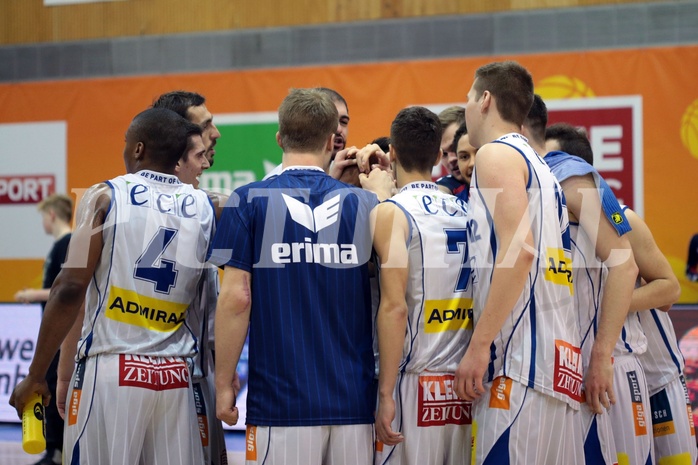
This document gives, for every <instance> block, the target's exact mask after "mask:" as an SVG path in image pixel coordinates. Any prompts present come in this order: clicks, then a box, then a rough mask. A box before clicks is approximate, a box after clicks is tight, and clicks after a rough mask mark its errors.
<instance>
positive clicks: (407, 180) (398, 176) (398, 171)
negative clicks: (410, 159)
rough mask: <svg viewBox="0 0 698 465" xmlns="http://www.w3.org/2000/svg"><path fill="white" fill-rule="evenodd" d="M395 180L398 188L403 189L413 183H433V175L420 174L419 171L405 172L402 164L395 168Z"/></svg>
mask: <svg viewBox="0 0 698 465" xmlns="http://www.w3.org/2000/svg"><path fill="white" fill-rule="evenodd" d="M395 180H396V182H397V188H398V189H402V188H403V187H405V186H406V185H408V184H411V183H413V182H420V181H422V182H423V181H427V182H432V179H431V173H420V172H419V171H411V172H407V171H405V170H404V169H403V168H402V166H400V164H397V165H396V166H395Z"/></svg>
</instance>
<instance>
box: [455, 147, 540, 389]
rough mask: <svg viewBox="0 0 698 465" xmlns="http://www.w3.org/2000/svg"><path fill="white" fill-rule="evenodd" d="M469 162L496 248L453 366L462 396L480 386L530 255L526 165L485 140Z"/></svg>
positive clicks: (507, 150) (518, 292)
mask: <svg viewBox="0 0 698 465" xmlns="http://www.w3.org/2000/svg"><path fill="white" fill-rule="evenodd" d="M475 164H476V169H477V175H478V188H479V190H480V192H481V194H482V195H483V196H484V198H485V201H486V203H487V207H488V208H489V210H490V211H491V212H493V222H494V228H495V231H496V233H497V239H498V243H499V251H500V253H498V254H497V258H496V263H495V264H494V269H493V273H492V280H491V286H490V291H489V294H488V296H487V301H486V302H485V305H484V307H483V309H482V314H481V316H480V319H479V321H478V323H477V325H476V327H475V330H474V331H473V336H472V338H471V340H470V344H469V346H468V349H467V351H466V353H465V355H464V356H463V358H462V359H461V361H460V363H459V364H458V368H457V369H456V377H455V389H456V394H457V395H458V397H460V398H462V399H466V400H473V399H476V398H477V397H479V396H480V395H481V394H482V393H483V392H484V387H483V384H482V380H483V377H484V375H485V371H486V369H487V364H488V363H489V357H490V345H491V344H492V341H494V338H495V337H496V336H497V334H498V333H499V331H500V330H501V328H502V326H503V325H504V322H505V321H506V318H507V317H508V316H509V315H510V314H511V311H512V309H513V308H514V305H515V304H516V301H517V300H518V299H519V297H520V296H521V292H522V291H523V288H524V285H525V283H526V279H527V277H528V273H529V271H530V270H531V265H532V263H533V259H534V255H533V235H532V232H531V222H530V217H529V212H528V196H527V192H526V183H527V176H528V167H527V166H526V162H525V161H524V159H523V157H521V155H519V154H518V153H516V152H515V151H514V149H512V148H510V147H507V146H504V145H501V144H487V145H484V146H483V147H482V148H481V149H480V151H479V152H478V157H477V158H476V160H475ZM495 201H496V205H495Z"/></svg>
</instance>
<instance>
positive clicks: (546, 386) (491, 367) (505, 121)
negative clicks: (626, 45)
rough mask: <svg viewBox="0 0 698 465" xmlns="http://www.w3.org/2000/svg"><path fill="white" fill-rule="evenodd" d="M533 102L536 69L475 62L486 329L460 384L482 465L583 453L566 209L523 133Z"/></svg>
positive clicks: (475, 218) (473, 126)
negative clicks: (470, 406)
mask: <svg viewBox="0 0 698 465" xmlns="http://www.w3.org/2000/svg"><path fill="white" fill-rule="evenodd" d="M532 103H533V80H532V78H531V75H530V74H529V73H528V71H527V70H526V69H525V68H523V67H522V66H521V65H519V64H518V63H515V62H501V63H490V64H488V65H485V66H482V67H480V68H479V69H478V70H477V71H476V73H475V82H474V83H473V86H472V88H471V89H470V91H469V92H468V103H467V104H466V107H465V108H466V110H465V118H466V124H467V125H468V134H469V135H470V143H471V144H472V145H473V146H474V147H476V148H479V150H478V155H477V158H476V159H475V170H474V172H473V178H472V184H471V193H470V200H469V206H468V208H469V211H468V214H469V215H470V219H469V222H468V227H469V231H468V234H469V236H468V250H469V253H470V254H471V257H472V259H471V266H472V272H473V299H474V302H473V311H474V319H475V326H474V330H473V335H472V339H471V341H470V344H469V346H468V349H467V351H466V353H465V355H464V357H463V359H462V360H461V362H460V364H459V366H458V368H457V370H456V379H455V388H456V389H455V390H456V394H457V395H458V396H459V397H461V398H464V399H466V400H471V401H474V402H473V425H472V431H473V433H472V434H473V460H472V462H473V463H475V464H482V463H490V462H491V463H517V464H530V463H565V464H575V463H581V461H582V460H583V450H582V443H581V441H579V439H578V437H577V432H578V428H577V423H578V422H577V416H576V414H577V413H578V410H579V403H580V401H581V399H582V398H581V394H582V392H581V386H582V371H581V369H582V367H581V360H580V355H581V335H580V332H579V328H578V321H577V314H576V311H575V309H574V302H573V297H572V291H573V288H572V270H571V269H570V258H571V257H570V253H571V250H570V239H569V231H568V217H567V210H566V208H565V205H564V202H563V196H562V192H561V189H560V186H559V184H558V183H557V181H556V180H555V177H554V176H553V175H552V173H551V172H550V170H549V169H548V167H547V165H546V164H545V162H544V161H543V160H542V159H540V157H538V155H537V154H536V153H535V152H534V151H533V149H532V148H531V147H530V146H529V145H528V143H527V142H526V139H525V138H524V137H523V136H522V135H521V134H520V131H521V125H522V124H523V122H524V119H525V118H526V115H527V114H528V111H529V109H530V108H531V104H532ZM495 202H496V204H495ZM541 412H545V416H543V415H541Z"/></svg>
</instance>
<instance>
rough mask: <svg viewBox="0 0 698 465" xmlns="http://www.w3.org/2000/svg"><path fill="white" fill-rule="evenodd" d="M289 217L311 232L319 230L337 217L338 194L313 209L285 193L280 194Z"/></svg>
mask: <svg viewBox="0 0 698 465" xmlns="http://www.w3.org/2000/svg"><path fill="white" fill-rule="evenodd" d="M281 196H282V197H283V198H284V203H286V207H287V208H288V212H289V213H290V214H291V219H292V220H293V221H295V222H296V223H298V224H300V225H301V226H305V227H306V228H307V229H309V230H311V231H312V232H315V233H316V232H319V231H321V230H323V229H325V228H326V227H328V226H331V225H333V224H334V223H336V222H337V220H338V219H339V194H337V195H335V196H334V197H332V198H331V199H330V200H328V201H326V202H323V203H321V204H320V205H318V206H317V207H315V208H314V209H312V210H311V209H310V207H309V206H308V205H306V204H304V203H303V202H300V201H298V200H296V199H294V198H293V197H290V196H288V195H286V194H281Z"/></svg>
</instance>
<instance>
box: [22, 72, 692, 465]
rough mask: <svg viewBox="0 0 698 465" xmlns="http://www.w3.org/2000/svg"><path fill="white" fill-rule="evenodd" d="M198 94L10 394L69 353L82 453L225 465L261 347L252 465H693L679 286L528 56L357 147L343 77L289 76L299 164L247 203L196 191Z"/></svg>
mask: <svg viewBox="0 0 698 465" xmlns="http://www.w3.org/2000/svg"><path fill="white" fill-rule="evenodd" d="M204 103H205V101H204V99H203V97H201V96H199V95H198V94H193V93H189V92H172V93H169V94H164V95H163V96H161V97H160V98H159V99H158V100H156V102H155V103H154V104H153V107H152V108H149V109H147V110H145V111H143V112H141V113H139V114H138V115H137V116H136V117H135V118H134V119H133V121H132V122H131V125H130V126H129V128H128V130H127V132H126V143H125V147H124V161H125V165H126V172H127V174H125V175H123V176H119V177H116V178H114V179H112V180H110V181H106V182H105V183H101V184H97V185H95V186H92V187H91V188H90V189H88V191H87V192H86V193H85V194H84V196H83V198H82V199H81V202H80V204H79V206H78V209H77V212H76V229H75V231H74V233H73V236H72V238H71V242H70V248H69V252H68V257H67V259H66V263H65V264H64V267H63V269H62V271H61V273H60V274H59V275H58V277H57V278H56V280H55V282H54V285H53V287H52V289H51V292H50V295H49V299H48V302H47V304H46V308H45V313H44V317H43V320H42V324H41V329H40V332H39V338H38V343H37V348H36V354H35V357H34V359H33V361H32V364H31V367H30V370H29V374H28V376H27V377H26V378H25V379H24V380H23V381H22V382H21V383H20V384H18V385H17V387H16V388H15V390H14V392H13V394H12V397H11V399H10V403H11V404H12V405H13V406H14V407H15V408H16V409H17V411H18V413H21V411H22V409H23V408H24V405H25V404H26V402H27V399H28V398H29V397H30V396H31V395H32V394H33V393H35V392H38V393H39V394H42V395H43V396H44V398H45V401H47V397H48V395H49V390H48V387H47V384H46V377H47V370H48V369H49V364H50V363H51V360H52V359H53V357H54V355H55V354H56V352H57V351H58V349H59V348H60V351H61V352H60V359H61V362H60V363H59V368H58V386H57V388H56V401H57V404H58V406H59V409H60V410H62V413H63V414H64V418H65V438H64V446H63V463H70V464H76V465H78V464H100V465H101V464H124V465H126V464H129V465H136V464H139V465H150V464H173V465H177V464H180V465H192V464H207V465H208V464H211V465H221V464H227V455H226V450H225V441H224V437H223V431H222V427H221V421H223V422H225V423H227V424H234V423H236V422H237V421H238V410H237V407H236V397H237V394H238V392H239V390H240V383H239V380H238V377H237V374H236V367H237V365H238V362H239V360H240V357H241V353H242V350H243V346H244V344H245V340H246V338H247V337H249V375H248V382H247V387H248V394H247V419H246V422H247V436H246V462H247V463H248V464H270V465H273V464H289V465H291V464H297V465H301V464H303V465H305V464H310V465H321V464H328V465H330V464H331V465H357V464H414V465H425V464H426V465H431V464H468V463H472V464H510V463H517V464H565V465H567V464H589V465H591V464H607V465H612V464H638V465H646V464H653V463H658V464H668V465H678V464H686V465H688V464H690V465H693V464H695V463H696V459H697V458H698V449H697V448H696V437H695V431H694V429H693V419H692V415H691V407H690V403H689V399H688V394H687V391H686V387H685V381H684V378H683V367H684V362H683V357H682V355H681V353H680V351H679V349H678V344H677V342H676V335H675V333H674V329H673V327H672V324H671V320H670V319H669V317H668V315H667V313H666V312H667V311H668V310H669V308H670V307H671V305H672V304H673V303H674V302H675V301H676V299H677V298H678V293H679V286H678V281H677V280H676V278H675V277H674V275H673V272H672V270H671V267H670V266H669V264H668V263H667V261H666V259H665V258H664V256H663V255H662V253H661V252H660V251H659V249H658V247H657V245H656V243H655V242H654V239H653V238H652V234H651V232H650V231H649V229H648V228H647V225H646V224H645V223H644V221H643V220H642V219H641V218H640V217H639V216H638V215H637V214H635V213H634V212H633V211H632V210H630V209H629V208H627V207H626V206H624V205H621V204H619V202H618V200H617V199H616V197H615V196H614V195H613V192H612V191H611V189H610V187H609V186H608V184H606V182H605V181H604V179H603V178H602V177H601V176H600V175H599V174H598V172H597V171H596V170H595V169H594V168H593V166H592V164H593V154H592V151H591V147H590V145H589V141H588V139H587V137H586V135H585V134H584V133H582V132H580V130H579V129H577V128H574V127H572V126H569V125H564V124H562V125H560V124H558V125H553V126H551V127H547V110H546V107H545V104H544V102H543V101H542V99H541V98H540V97H539V96H537V95H535V94H534V89H533V80H532V78H531V75H530V74H529V73H528V71H526V69H525V68H523V67H522V66H520V65H519V64H517V63H514V62H499V63H490V64H488V65H485V66H482V67H481V68H479V69H478V70H477V72H476V73H475V79H474V82H473V85H472V87H471V89H470V91H469V93H468V95H467V104H466V106H465V109H464V110H463V109H462V108H460V109H458V108H455V109H454V108H451V109H448V110H446V111H445V112H444V113H442V114H441V115H439V116H437V115H436V114H434V113H433V112H431V111H430V110H428V109H426V108H423V107H418V106H414V107H408V108H405V109H403V110H401V111H400V112H399V113H398V114H397V116H396V117H395V119H394V120H393V122H392V124H391V127H390V137H389V145H388V146H385V145H384V146H383V147H381V146H380V145H379V144H378V143H371V144H368V145H367V146H365V147H363V148H361V149H358V148H356V147H346V138H347V125H348V122H349V116H348V106H347V103H346V101H344V99H343V98H342V97H341V96H340V95H339V94H338V93H337V92H335V91H332V90H331V89H327V88H315V89H293V90H291V91H290V92H289V94H288V95H287V96H286V98H285V99H284V100H283V102H282V103H281V106H280V107H279V131H278V133H277V136H276V139H277V143H278V145H279V146H280V147H281V149H282V150H283V158H282V164H281V166H280V167H278V168H277V169H276V170H275V171H274V172H272V173H270V175H269V176H267V177H266V178H265V179H264V180H262V181H259V182H254V183H251V184H249V185H246V186H243V187H241V188H238V189H237V190H235V192H233V193H232V194H231V195H230V196H229V197H228V196H227V195H223V194H216V193H211V192H206V191H204V190H201V189H199V188H198V178H199V176H200V175H201V174H202V172H203V171H204V170H206V169H207V168H208V167H210V166H211V165H212V164H213V161H214V155H215V149H214V147H215V145H216V140H217V139H218V138H219V137H220V133H219V132H218V130H217V128H216V127H215V125H214V124H213V119H212V116H211V114H210V113H209V112H208V110H207V109H206V106H205V104H204ZM377 142H378V141H377ZM439 163H443V164H444V166H446V167H448V170H449V175H448V176H445V177H444V178H442V179H440V180H439V181H437V182H432V176H431V173H432V168H433V167H434V166H435V165H437V164H439ZM219 268H220V269H222V270H223V272H222V277H221V278H219V272H218V270H219ZM219 283H220V289H219ZM83 313H84V314H83ZM74 360H75V361H77V363H74Z"/></svg>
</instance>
